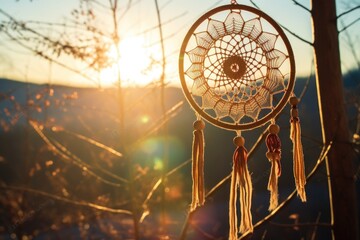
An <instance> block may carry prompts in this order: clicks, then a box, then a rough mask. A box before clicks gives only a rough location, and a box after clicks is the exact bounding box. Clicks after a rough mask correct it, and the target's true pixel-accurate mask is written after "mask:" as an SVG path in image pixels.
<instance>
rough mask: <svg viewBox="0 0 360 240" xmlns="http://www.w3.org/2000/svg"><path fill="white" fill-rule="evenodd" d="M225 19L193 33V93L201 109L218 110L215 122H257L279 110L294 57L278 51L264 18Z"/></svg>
mask: <svg viewBox="0 0 360 240" xmlns="http://www.w3.org/2000/svg"><path fill="white" fill-rule="evenodd" d="M224 19H225V20H223V21H221V20H218V19H211V18H209V19H208V20H207V24H206V29H201V30H199V31H197V32H194V34H193V37H192V40H193V42H194V45H193V46H195V47H194V48H192V49H190V50H186V54H187V56H188V58H189V60H190V62H191V64H190V66H189V68H188V69H187V70H186V72H185V74H186V75H187V76H188V77H189V78H190V79H191V81H190V82H191V83H190V84H189V87H188V88H189V92H190V93H191V94H192V95H193V96H194V98H196V97H200V98H201V103H199V105H201V109H203V110H204V111H206V110H209V109H212V110H214V111H213V112H214V113H212V115H213V116H212V117H213V118H214V119H217V120H222V121H229V119H228V117H230V119H231V121H230V122H231V124H242V123H244V122H256V121H257V120H258V119H259V118H261V117H263V115H266V114H267V113H269V112H270V111H272V110H273V109H274V107H275V105H276V104H277V103H278V100H277V101H276V100H274V99H275V97H274V95H283V94H284V92H285V91H286V90H287V88H286V85H287V83H286V76H288V75H289V71H290V69H289V56H288V53H287V51H286V50H284V49H283V48H284V47H282V49H281V50H280V49H279V48H280V47H279V46H283V45H281V43H282V39H281V37H279V34H278V33H277V32H276V31H274V30H272V31H271V30H270V28H269V30H268V29H266V31H265V30H263V28H264V26H263V22H264V20H263V19H261V17H260V16H256V17H254V18H251V19H248V20H244V17H243V16H242V11H230V12H229V14H228V15H226V17H225V18H224ZM266 28H268V26H266ZM279 42H280V44H279ZM284 52H286V53H284ZM284 62H285V64H284ZM283 65H287V67H285V68H284V66H283ZM284 71H285V72H284ZM278 98H281V96H279V97H278ZM266 109H267V110H266ZM262 111H263V113H262ZM208 114H209V115H211V114H210V113H208ZM225 119H226V120H225Z"/></svg>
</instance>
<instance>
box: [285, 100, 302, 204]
mask: <svg viewBox="0 0 360 240" xmlns="http://www.w3.org/2000/svg"><path fill="white" fill-rule="evenodd" d="M289 102H290V105H291V112H290V113H291V119H290V139H291V140H292V142H293V162H294V178H295V185H296V191H297V194H298V196H299V197H300V199H301V201H302V202H306V192H305V184H306V178H305V164H304V153H303V147H302V143H301V128H300V119H299V112H298V109H297V104H298V103H299V100H298V99H297V98H296V97H291V98H290V100H289Z"/></svg>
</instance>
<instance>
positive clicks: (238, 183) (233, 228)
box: [229, 136, 253, 240]
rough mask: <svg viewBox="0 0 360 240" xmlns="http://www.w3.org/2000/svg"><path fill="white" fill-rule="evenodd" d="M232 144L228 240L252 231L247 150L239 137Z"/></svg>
mask: <svg viewBox="0 0 360 240" xmlns="http://www.w3.org/2000/svg"><path fill="white" fill-rule="evenodd" d="M234 144H235V145H236V146H237V148H236V150H235V152H234V155H233V170H232V174H231V184H230V201H229V225H230V231H229V239H230V240H235V239H237V233H238V232H240V233H244V232H246V231H250V232H252V231H253V224H252V215H251V199H252V183H251V177H250V174H249V171H248V168H247V150H246V148H245V147H244V144H245V140H244V138H243V137H241V136H237V137H235V138H234ZM237 188H239V200H240V213H241V222H240V231H238V224H237V211H236V206H237V205H236V200H237Z"/></svg>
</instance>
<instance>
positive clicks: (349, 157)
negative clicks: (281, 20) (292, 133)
mask: <svg viewBox="0 0 360 240" xmlns="http://www.w3.org/2000/svg"><path fill="white" fill-rule="evenodd" d="M311 12H312V20H313V37H314V50H315V67H316V84H317V93H318V100H319V101H318V102H319V109H320V119H321V125H322V137H323V143H324V144H329V143H331V142H332V147H331V150H330V152H329V154H328V156H327V159H326V166H327V172H328V175H329V176H328V181H329V195H330V208H331V222H332V225H333V232H332V233H333V239H334V237H335V239H337V240H338V239H347V240H350V239H358V238H357V237H358V218H357V208H356V192H355V178H354V173H353V158H354V150H353V148H352V145H351V143H350V135H349V129H348V121H347V117H346V110H345V106H344V95H343V85H342V78H341V76H342V74H341V67H340V54H339V40H338V30H337V24H336V21H337V19H336V4H335V0H312V10H311Z"/></svg>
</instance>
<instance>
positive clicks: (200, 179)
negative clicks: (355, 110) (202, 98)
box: [190, 120, 205, 211]
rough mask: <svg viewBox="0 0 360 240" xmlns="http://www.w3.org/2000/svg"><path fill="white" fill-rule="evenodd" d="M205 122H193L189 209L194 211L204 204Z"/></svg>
mask: <svg viewBox="0 0 360 240" xmlns="http://www.w3.org/2000/svg"><path fill="white" fill-rule="evenodd" d="M204 128H205V123H204V121H202V120H196V121H195V122H194V129H195V130H194V132H193V134H194V136H193V137H194V138H193V139H194V140H193V147H192V180H193V185H192V202H191V207H190V211H194V210H195V209H196V208H197V207H198V206H202V205H204V202H205V188H204V145H205V143H204V133H203V129H204Z"/></svg>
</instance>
